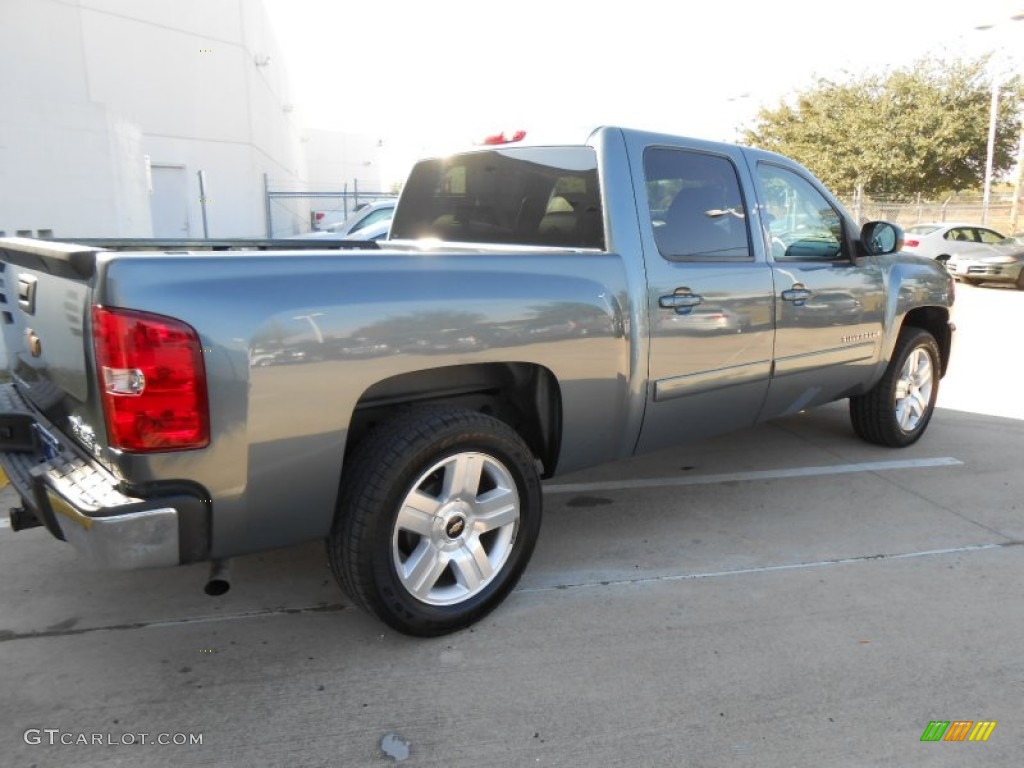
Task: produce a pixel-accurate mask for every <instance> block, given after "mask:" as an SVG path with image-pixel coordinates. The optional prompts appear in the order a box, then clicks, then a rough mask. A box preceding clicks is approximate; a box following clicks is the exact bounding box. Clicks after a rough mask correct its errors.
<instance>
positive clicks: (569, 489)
mask: <svg viewBox="0 0 1024 768" xmlns="http://www.w3.org/2000/svg"><path fill="white" fill-rule="evenodd" d="M962 464H963V462H962V461H960V459H955V458H953V457H952V456H942V457H938V458H933V459H906V460H903V461H867V462H862V463H859V464H832V465H829V466H824V467H793V468H791V469H768V470H763V471H755V472H728V473H725V474H719V475H694V476H690V477H649V478H643V479H640V480H609V481H606V482H598V483H564V484H561V485H559V484H555V485H545V486H544V493H546V494H556V493H581V492H584V491H619V490H630V489H637V488H667V487H673V486H680V485H717V484H718V483H736V482H749V481H752V480H782V479H786V478H791V477H822V476H826V475H849V474H854V473H857V472H891V471H893V470H898V469H935V468H938V467H955V466H960V465H962Z"/></svg>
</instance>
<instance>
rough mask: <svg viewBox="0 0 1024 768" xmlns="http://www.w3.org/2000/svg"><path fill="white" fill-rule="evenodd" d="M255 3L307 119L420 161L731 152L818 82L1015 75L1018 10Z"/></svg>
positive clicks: (874, 1)
mask: <svg viewBox="0 0 1024 768" xmlns="http://www.w3.org/2000/svg"><path fill="white" fill-rule="evenodd" d="M264 1H265V5H266V7H267V10H268V13H269V14H270V17H271V21H272V26H273V28H274V31H275V34H276V36H277V41H278V45H279V46H280V48H281V49H282V54H283V56H284V59H285V66H286V67H287V69H288V72H289V75H290V80H291V82H292V94H293V101H294V103H295V104H296V107H297V109H298V110H299V114H300V115H301V116H302V119H303V120H304V122H305V123H306V124H307V125H309V126H311V127H318V128H333V129H338V130H344V131H349V132H353V133H367V134H371V135H374V136H376V137H378V138H381V139H383V140H384V141H386V142H387V143H388V144H389V145H391V146H399V147H404V148H407V149H409V150H410V151H412V152H419V153H421V154H422V153H424V152H427V151H434V149H435V147H437V146H439V145H442V144H444V143H445V142H453V143H457V144H458V143H461V144H464V143H466V142H467V141H471V140H473V139H474V138H477V137H480V136H483V135H486V134H488V133H493V132H495V131H498V130H502V129H510V128H511V129H518V128H522V129H525V130H527V131H538V130H541V131H544V132H546V133H554V134H557V135H561V134H562V133H564V134H566V135H567V137H568V138H569V139H571V140H577V141H579V140H582V139H583V138H585V133H584V131H585V130H586V129H587V128H590V127H593V126H597V125H623V126H628V127H633V128H642V129H646V130H654V131H663V132H666V133H673V134H679V135H686V136H695V137H699V138H707V139H713V140H726V141H732V140H735V139H736V138H738V136H739V133H738V128H740V127H742V126H743V125H749V124H750V123H751V122H752V120H753V118H754V116H755V115H756V113H757V111H758V109H760V108H761V107H774V106H777V105H778V104H779V103H780V102H781V101H782V100H783V99H786V98H788V97H791V96H792V95H793V94H795V93H796V92H798V91H799V90H801V89H806V88H808V87H810V86H812V85H813V84H814V82H815V81H816V79H817V78H818V77H828V78H830V79H842V78H849V77H851V76H853V77H859V76H862V75H863V74H865V73H867V72H875V71H885V70H886V69H892V68H899V67H902V66H906V65H908V64H910V63H912V62H913V61H915V60H917V59H919V58H920V57H922V56H925V55H929V54H932V55H936V56H956V55H962V56H964V57H967V58H976V57H978V56H981V55H983V54H985V53H986V52H995V53H996V57H995V60H996V61H998V62H999V64H998V67H999V68H1002V69H1003V70H1008V69H1010V68H1016V71H1020V70H1021V69H1022V68H1024V60H1022V59H1021V58H1019V57H1017V58H1015V57H1016V56H1017V54H1016V53H1015V52H1016V51H1020V50H1024V20H1021V21H1016V22H1014V21H1011V20H1010V17H1011V16H1012V15H1013V14H1015V13H1022V12H1024V0H971V1H970V2H954V3H949V4H947V3H942V7H941V10H940V3H939V2H935V0H931V1H928V2H925V1H922V0H857V2H850V3H846V4H845V5H844V4H839V3H827V2H822V0H816V1H811V0H776V1H775V2H770V1H766V0H713V1H712V2H706V3H684V2H671V1H667V0H660V1H659V0H605V1H604V2H599V1H598V0H588V1H587V2H581V1H580V0H515V1H514V2H510V1H509V0H504V1H503V2H481V0H386V2H373V1H372V0H359V1H358V2H355V1H353V0H334V1H331V0H264ZM981 25H995V26H994V27H993V28H992V29H989V30H985V31H979V30H976V29H975V28H976V27H978V26H981Z"/></svg>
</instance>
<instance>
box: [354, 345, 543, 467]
mask: <svg viewBox="0 0 1024 768" xmlns="http://www.w3.org/2000/svg"><path fill="white" fill-rule="evenodd" d="M438 403H443V404H445V405H454V406H457V407H460V408H466V409H468V410H472V411H479V412H481V413H486V414H489V415H491V416H494V417H495V418H497V419H500V420H501V421H504V422H505V423H506V424H508V425H509V426H510V427H512V428H513V429H514V430H515V431H516V432H518V433H519V436H520V437H522V438H523V440H524V441H525V442H526V444H527V446H529V448H530V450H531V451H532V452H533V455H534V456H536V457H537V458H538V459H539V460H540V462H541V465H542V467H543V471H542V476H543V477H550V476H551V475H552V474H553V473H554V471H555V463H556V461H557V459H558V450H559V447H560V443H561V432H562V399H561V391H560V389H559V386H558V381H557V380H556V379H555V376H554V374H553V373H551V371H550V370H548V369H547V368H544V367H543V366H540V365H535V364H532V363H481V364H477V365H455V366H447V367H442V368H430V369H427V370H423V371H414V372H412V373H405V374H401V375H399V376H394V377H392V378H390V379H385V380H383V381H379V382H377V383H376V384H374V385H373V386H372V387H370V388H369V389H368V390H366V392H364V393H363V395H362V397H360V398H359V402H358V403H357V404H356V408H355V411H354V412H353V414H352V420H351V422H350V424H349V430H348V439H347V441H346V447H345V454H346V457H347V456H348V454H349V453H350V452H351V451H352V450H353V448H354V447H355V446H356V445H357V444H358V443H359V442H360V441H361V440H362V438H363V437H364V436H365V435H366V433H367V432H369V431H370V430H371V429H373V427H374V426H375V425H377V424H379V423H381V422H382V421H385V420H387V419H388V418H390V417H391V416H392V415H393V414H394V413H395V411H397V410H398V409H401V408H408V407H412V406H417V405H428V404H438Z"/></svg>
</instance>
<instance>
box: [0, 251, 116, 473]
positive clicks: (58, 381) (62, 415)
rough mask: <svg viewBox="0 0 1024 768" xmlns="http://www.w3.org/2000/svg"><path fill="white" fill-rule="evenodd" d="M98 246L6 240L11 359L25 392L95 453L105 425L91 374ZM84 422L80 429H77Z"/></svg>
mask: <svg viewBox="0 0 1024 768" xmlns="http://www.w3.org/2000/svg"><path fill="white" fill-rule="evenodd" d="M95 257H96V251H95V250H94V249H83V248H82V246H75V245H66V244H62V243H42V242H39V241H33V240H26V239H21V238H6V239H0V310H2V314H0V327H2V332H3V343H4V346H5V348H6V351H7V366H8V370H9V371H10V373H11V376H12V378H13V380H14V382H15V384H16V385H17V386H18V389H19V391H20V393H21V394H22V396H23V397H24V398H25V399H26V400H28V401H29V402H30V403H31V404H32V405H33V406H35V407H36V408H37V409H38V410H39V411H40V412H41V413H42V414H44V415H45V416H46V418H47V419H48V420H49V421H50V422H51V423H52V424H53V425H54V426H56V427H57V428H58V429H60V430H61V431H63V432H64V433H65V434H66V435H68V436H70V437H73V438H75V439H76V440H77V441H78V442H79V443H80V444H83V445H84V447H86V448H87V449H88V450H89V452H90V453H95V449H96V446H95V437H96V435H95V431H94V428H93V426H92V425H95V428H96V429H100V430H101V429H102V424H103V418H102V413H101V411H100V404H99V402H98V400H97V399H96V398H95V394H94V393H95V391H96V387H95V386H94V385H93V383H92V377H91V375H90V362H89V349H90V348H91V342H90V339H89V338H88V336H87V333H86V330H87V324H86V323H87V321H86V318H87V315H88V311H89V305H90V297H91V291H92V278H93V275H94V272H95V263H96V258H95ZM73 427H77V428H73Z"/></svg>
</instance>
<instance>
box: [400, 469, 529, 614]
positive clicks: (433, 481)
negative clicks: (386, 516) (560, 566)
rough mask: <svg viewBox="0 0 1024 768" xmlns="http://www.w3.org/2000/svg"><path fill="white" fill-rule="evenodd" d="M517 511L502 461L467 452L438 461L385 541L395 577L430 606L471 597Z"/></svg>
mask: <svg viewBox="0 0 1024 768" xmlns="http://www.w3.org/2000/svg"><path fill="white" fill-rule="evenodd" d="M519 517H520V500H519V493H518V492H517V491H516V484H515V481H514V480H513V479H512V475H511V473H510V472H509V470H508V469H507V468H506V467H505V466H504V464H502V463H501V462H500V461H498V460H497V459H495V458H494V457H492V456H488V455H487V454H485V453H473V452H465V453H457V454H454V455H453V456H448V457H447V458H445V459H442V460H441V461H439V462H437V463H436V464H434V465H433V466H432V467H430V468H429V469H428V470H427V471H426V472H424V473H423V474H421V475H420V476H419V478H418V479H417V480H416V481H415V482H414V483H413V484H412V488H411V490H410V491H409V493H408V494H406V496H405V498H404V499H403V500H402V503H401V506H400V508H399V511H398V516H397V518H396V520H395V525H394V531H393V534H392V540H391V551H392V562H393V564H394V567H395V570H396V572H397V573H398V578H399V581H401V583H402V586H403V587H405V589H406V590H408V592H409V594H411V595H412V596H413V597H415V598H416V599H417V600H420V601H421V602H424V603H427V604H429V605H438V606H444V605H454V604H457V603H461V602H463V601H465V600H468V599H470V598H472V597H473V596H474V595H477V594H479V593H480V592H481V591H482V590H483V589H484V588H486V587H487V585H488V584H490V583H491V581H492V580H493V579H494V577H495V576H497V575H498V574H499V573H500V572H501V569H502V568H503V567H504V565H505V563H506V562H507V560H508V558H509V555H510V554H511V553H512V548H513V545H514V544H515V540H516V533H517V531H518V529H519Z"/></svg>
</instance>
